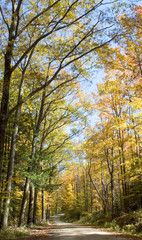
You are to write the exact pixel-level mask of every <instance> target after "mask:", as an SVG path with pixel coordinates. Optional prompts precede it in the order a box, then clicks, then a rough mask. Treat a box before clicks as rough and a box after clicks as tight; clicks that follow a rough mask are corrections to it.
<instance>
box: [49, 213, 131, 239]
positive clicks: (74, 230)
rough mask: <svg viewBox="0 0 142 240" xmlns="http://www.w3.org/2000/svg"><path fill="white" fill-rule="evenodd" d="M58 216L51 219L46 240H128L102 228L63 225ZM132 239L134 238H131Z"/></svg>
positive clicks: (121, 235) (70, 224)
mask: <svg viewBox="0 0 142 240" xmlns="http://www.w3.org/2000/svg"><path fill="white" fill-rule="evenodd" d="M60 216H61V215H58V216H55V217H52V224H53V225H52V227H51V230H50V232H49V235H48V237H47V238H46V239H47V240H128V239H130V237H129V238H128V237H126V236H124V235H123V234H120V233H116V232H112V231H109V230H106V229H102V228H95V227H92V226H84V225H78V224H72V223H64V222H62V221H61V220H60ZM133 239H134V238H133Z"/></svg>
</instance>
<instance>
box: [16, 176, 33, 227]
mask: <svg viewBox="0 0 142 240" xmlns="http://www.w3.org/2000/svg"><path fill="white" fill-rule="evenodd" d="M29 185H30V179H29V178H26V182H25V188H24V194H23V199H22V205H21V211H20V217H19V223H18V226H19V227H20V226H23V225H24V219H25V212H26V206H27V201H28V194H29Z"/></svg>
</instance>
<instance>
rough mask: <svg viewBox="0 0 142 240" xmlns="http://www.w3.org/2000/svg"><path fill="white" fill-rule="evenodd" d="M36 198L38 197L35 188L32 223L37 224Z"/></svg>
mask: <svg viewBox="0 0 142 240" xmlns="http://www.w3.org/2000/svg"><path fill="white" fill-rule="evenodd" d="M37 197H38V189H37V188H35V193H34V211H33V223H34V224H35V223H36V222H37Z"/></svg>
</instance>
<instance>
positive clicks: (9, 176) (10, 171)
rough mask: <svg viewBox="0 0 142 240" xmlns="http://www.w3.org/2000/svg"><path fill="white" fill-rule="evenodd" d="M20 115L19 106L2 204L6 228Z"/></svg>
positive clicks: (21, 85) (21, 84)
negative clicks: (4, 196)
mask: <svg viewBox="0 0 142 240" xmlns="http://www.w3.org/2000/svg"><path fill="white" fill-rule="evenodd" d="M25 70H26V69H24V71H23V73H22V78H21V83H20V87H19V96H18V102H20V101H21V99H22V95H23V82H24V74H25ZM20 115H21V105H19V107H18V109H17V111H16V114H15V123H14V127H13V134H12V139H11V150H10V160H9V164H8V171H7V185H6V189H5V191H6V193H7V194H6V198H5V203H4V211H3V212H4V213H3V219H2V227H6V226H8V215H9V204H10V195H11V184H12V176H13V169H14V162H15V150H16V142H17V135H18V128H19V119H20Z"/></svg>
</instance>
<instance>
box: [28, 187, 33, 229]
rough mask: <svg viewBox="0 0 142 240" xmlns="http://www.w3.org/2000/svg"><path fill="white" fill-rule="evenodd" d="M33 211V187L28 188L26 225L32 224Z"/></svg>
mask: <svg viewBox="0 0 142 240" xmlns="http://www.w3.org/2000/svg"><path fill="white" fill-rule="evenodd" d="M33 211H34V186H30V198H29V210H28V220H27V224H28V225H31V224H32V223H33Z"/></svg>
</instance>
